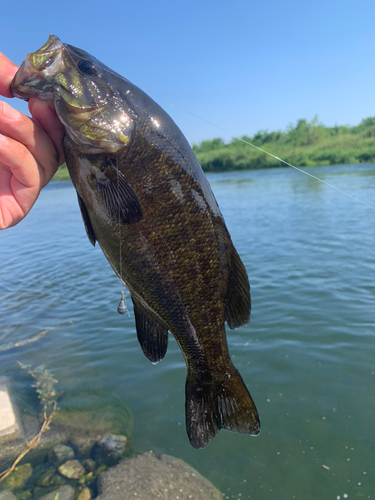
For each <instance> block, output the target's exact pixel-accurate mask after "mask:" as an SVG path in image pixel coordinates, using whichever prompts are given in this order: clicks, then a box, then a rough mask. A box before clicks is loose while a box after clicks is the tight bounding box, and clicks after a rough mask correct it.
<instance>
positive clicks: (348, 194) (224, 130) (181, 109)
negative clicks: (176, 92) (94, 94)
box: [171, 104, 375, 210]
mask: <svg viewBox="0 0 375 500" xmlns="http://www.w3.org/2000/svg"><path fill="white" fill-rule="evenodd" d="M171 106H172V107H174V108H176V109H179V110H180V111H183V112H184V113H188V114H189V115H191V116H194V117H195V118H198V120H201V121H203V122H205V123H208V124H209V125H211V126H212V127H215V128H217V129H219V130H222V131H223V132H225V133H226V134H230V132H229V131H228V130H226V129H224V128H222V127H219V126H218V125H215V124H214V123H211V122H210V121H208V120H205V119H204V118H201V117H200V116H198V115H196V114H194V113H191V112H190V111H186V110H185V109H183V108H180V107H179V106H175V105H174V104H171ZM233 138H234V139H237V140H238V141H241V142H243V143H245V144H248V145H249V146H251V147H252V148H255V149H257V150H258V151H261V152H262V153H264V154H266V155H268V156H271V157H272V158H275V160H278V161H281V163H284V164H285V165H287V166H288V167H291V168H294V169H295V170H298V172H301V173H303V174H305V175H308V176H309V177H312V178H313V179H315V180H317V181H319V182H322V183H323V184H326V185H327V186H329V187H330V188H332V189H335V190H336V191H338V192H339V193H341V194H343V195H345V196H348V197H349V198H351V199H352V200H354V201H357V202H358V203H362V205H365V206H366V207H369V208H372V209H373V210H375V206H374V205H370V203H367V202H365V201H363V200H361V199H359V198H357V197H356V196H353V195H352V194H350V193H347V192H346V191H343V190H342V189H340V188H338V187H337V186H334V185H333V184H331V183H329V182H327V181H325V180H323V179H321V178H320V177H316V175H313V174H310V173H309V172H306V170H303V169H302V168H299V167H296V166H295V165H292V164H291V163H288V162H287V161H285V160H282V159H281V158H279V157H278V156H275V155H273V154H272V153H269V152H268V151H266V150H264V149H262V148H260V147H258V146H255V144H252V143H251V142H249V141H245V139H241V137H236V136H233Z"/></svg>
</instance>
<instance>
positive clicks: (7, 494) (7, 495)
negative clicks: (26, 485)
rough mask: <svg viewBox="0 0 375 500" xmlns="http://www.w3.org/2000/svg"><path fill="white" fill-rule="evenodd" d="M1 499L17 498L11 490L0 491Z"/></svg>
mask: <svg viewBox="0 0 375 500" xmlns="http://www.w3.org/2000/svg"><path fill="white" fill-rule="evenodd" d="M0 500H17V498H16V497H15V496H14V495H13V493H12V492H11V491H0Z"/></svg>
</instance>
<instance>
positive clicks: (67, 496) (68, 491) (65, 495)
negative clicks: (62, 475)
mask: <svg viewBox="0 0 375 500" xmlns="http://www.w3.org/2000/svg"><path fill="white" fill-rule="evenodd" d="M57 494H58V495H59V496H58V499H59V500H73V499H74V489H73V488H72V487H71V486H69V485H66V486H62V487H61V488H59V489H58V490H54V491H51V493H48V495H44V496H42V497H40V499H39V500H55V498H56V495H57Z"/></svg>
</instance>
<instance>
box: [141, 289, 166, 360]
mask: <svg viewBox="0 0 375 500" xmlns="http://www.w3.org/2000/svg"><path fill="white" fill-rule="evenodd" d="M133 304H134V316H135V326H136V328H137V337H138V341H139V343H140V345H141V347H142V351H143V353H144V355H145V356H146V358H147V359H149V360H150V361H151V362H152V363H157V362H158V361H160V360H161V359H163V358H164V356H165V353H166V352H167V348H168V330H167V329H166V328H164V327H163V326H162V325H160V323H158V322H157V321H155V320H154V319H151V318H150V316H149V315H148V314H146V313H145V312H144V311H143V309H142V308H141V307H140V306H138V305H137V304H136V303H135V301H134V299H133Z"/></svg>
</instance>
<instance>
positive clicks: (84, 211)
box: [77, 193, 96, 246]
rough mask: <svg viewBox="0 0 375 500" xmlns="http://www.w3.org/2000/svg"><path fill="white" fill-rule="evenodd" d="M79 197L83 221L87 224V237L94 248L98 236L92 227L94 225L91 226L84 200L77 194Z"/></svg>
mask: <svg viewBox="0 0 375 500" xmlns="http://www.w3.org/2000/svg"><path fill="white" fill-rule="evenodd" d="M77 197H78V204H79V208H80V209H81V215H82V219H83V222H84V224H85V229H86V234H87V237H88V239H89V241H90V243H91V244H92V245H93V246H95V243H96V236H95V232H94V228H93V227H92V224H91V220H90V217H89V214H88V212H87V208H86V205H85V204H84V202H83V200H82V198H81V197H80V195H79V194H78V193H77Z"/></svg>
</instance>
